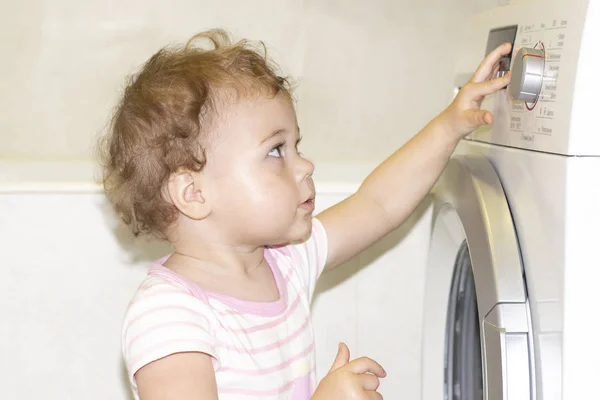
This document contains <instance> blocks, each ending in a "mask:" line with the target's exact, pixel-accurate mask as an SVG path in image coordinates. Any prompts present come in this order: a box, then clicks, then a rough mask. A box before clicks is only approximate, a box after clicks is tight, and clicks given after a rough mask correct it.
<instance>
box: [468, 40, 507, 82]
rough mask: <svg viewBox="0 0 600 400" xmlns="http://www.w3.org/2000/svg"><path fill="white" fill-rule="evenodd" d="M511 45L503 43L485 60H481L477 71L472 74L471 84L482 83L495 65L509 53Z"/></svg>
mask: <svg viewBox="0 0 600 400" xmlns="http://www.w3.org/2000/svg"><path fill="white" fill-rule="evenodd" d="M511 48H512V45H511V44H510V43H504V44H502V45H500V46H498V47H496V48H495V49H494V50H493V51H492V52H491V53H490V54H488V55H487V57H486V58H484V59H483V61H482V62H481V64H479V67H477V70H476V71H475V73H474V74H473V77H472V78H471V81H472V82H476V83H477V82H482V81H484V80H485V79H486V78H487V77H488V76H490V73H491V71H492V69H493V67H494V65H495V64H496V63H499V62H500V59H501V58H502V57H504V56H505V55H507V54H508V53H510V51H511Z"/></svg>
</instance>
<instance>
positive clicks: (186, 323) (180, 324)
mask: <svg viewBox="0 0 600 400" xmlns="http://www.w3.org/2000/svg"><path fill="white" fill-rule="evenodd" d="M183 326H187V327H189V328H195V329H198V330H200V331H202V332H206V329H204V328H203V327H202V326H201V325H199V324H197V323H195V322H189V321H181V322H179V321H178V322H172V321H167V322H163V323H160V324H157V325H154V326H152V328H150V329H144V330H143V331H142V332H140V333H138V334H137V335H136V336H135V337H133V338H132V339H131V340H130V341H129V343H127V347H128V348H129V347H131V346H133V343H134V342H135V341H136V340H138V339H139V338H140V337H142V336H145V335H149V334H151V333H152V332H154V331H157V330H159V329H162V328H165V327H183ZM196 334H197V332H196Z"/></svg>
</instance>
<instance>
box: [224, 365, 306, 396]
mask: <svg viewBox="0 0 600 400" xmlns="http://www.w3.org/2000/svg"><path fill="white" fill-rule="evenodd" d="M314 373H315V368H314V367H313V368H312V369H311V370H310V372H309V373H308V374H309V375H308V376H312V375H313V374H314ZM294 382H296V380H295V379H294V380H292V381H290V382H288V383H286V384H284V385H282V386H280V387H278V388H277V389H271V390H252V389H241V388H219V393H231V394H245V395H247V396H275V395H279V394H281V393H284V392H286V391H287V390H288V389H290V387H291V386H292V385H293V384H294Z"/></svg>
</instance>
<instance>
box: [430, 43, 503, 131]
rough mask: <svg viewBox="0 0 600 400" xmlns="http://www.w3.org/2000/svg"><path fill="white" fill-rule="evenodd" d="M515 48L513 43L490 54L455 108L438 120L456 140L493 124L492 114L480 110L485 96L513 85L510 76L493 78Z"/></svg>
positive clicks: (461, 91)
mask: <svg viewBox="0 0 600 400" xmlns="http://www.w3.org/2000/svg"><path fill="white" fill-rule="evenodd" d="M511 47H512V46H511V44H510V43H504V44H503V45H500V46H498V47H497V48H496V49H494V51H492V52H491V53H490V54H488V56H487V57H486V58H485V59H484V60H483V61H482V62H481V64H479V67H478V68H477V71H475V73H474V74H473V76H472V77H471V79H470V80H469V82H468V83H467V84H466V85H465V86H463V88H462V89H461V90H460V92H459V93H458V94H457V95H456V98H455V99H454V101H453V102H452V104H450V106H449V107H448V108H447V109H446V110H444V111H443V112H442V113H441V114H440V115H439V116H438V117H437V118H438V119H440V120H441V121H440V122H442V123H443V125H444V126H446V127H447V128H448V133H449V134H451V135H453V136H454V137H453V139H456V140H460V139H462V138H463V137H465V136H467V135H468V134H469V133H471V132H473V131H474V130H475V129H477V128H478V127H479V126H481V125H487V124H491V123H492V114H491V113H490V112H489V111H485V110H481V109H480V106H481V102H482V101H483V99H484V97H485V96H487V95H489V94H492V93H494V92H496V91H497V90H499V89H502V88H503V87H505V86H507V85H508V84H509V82H510V72H508V73H507V74H506V75H504V76H503V77H500V78H496V79H491V78H492V77H493V76H495V75H496V72H498V69H499V66H500V60H501V59H502V57H504V56H505V55H506V54H509V53H510V51H511Z"/></svg>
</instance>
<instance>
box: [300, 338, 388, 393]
mask: <svg viewBox="0 0 600 400" xmlns="http://www.w3.org/2000/svg"><path fill="white" fill-rule="evenodd" d="M385 376H386V372H385V370H384V369H383V367H382V366H381V365H379V364H378V363H377V362H375V361H373V360H371V359H370V358H367V357H361V358H357V359H356V360H352V361H350V351H349V350H348V347H347V346H346V345H345V344H344V343H340V346H339V348H338V353H337V355H336V357H335V361H334V362H333V366H332V367H331V369H330V370H329V373H328V374H327V376H325V378H323V379H322V380H321V382H320V383H319V386H318V387H317V390H316V391H315V393H314V394H313V396H312V397H311V400H338V399H339V400H342V399H343V400H359V399H360V400H381V399H383V397H382V396H381V394H380V393H378V392H377V388H378V387H379V378H383V377H385Z"/></svg>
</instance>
